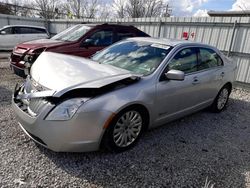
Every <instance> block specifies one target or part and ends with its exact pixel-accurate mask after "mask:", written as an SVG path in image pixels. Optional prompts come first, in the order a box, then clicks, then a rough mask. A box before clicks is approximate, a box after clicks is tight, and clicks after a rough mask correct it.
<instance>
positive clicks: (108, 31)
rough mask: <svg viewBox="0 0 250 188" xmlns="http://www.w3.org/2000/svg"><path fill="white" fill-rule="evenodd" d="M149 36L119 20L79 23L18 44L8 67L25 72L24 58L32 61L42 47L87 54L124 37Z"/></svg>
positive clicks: (20, 73)
mask: <svg viewBox="0 0 250 188" xmlns="http://www.w3.org/2000/svg"><path fill="white" fill-rule="evenodd" d="M130 37H149V35H148V34H146V33H144V32H142V31H140V30H139V29H137V28H136V27H134V26H125V25H118V24H101V25H93V24H79V25H75V26H73V27H70V28H68V29H66V30H65V31H63V32H61V33H59V34H57V35H55V36H54V37H52V38H51V39H41V40H35V41H30V42H25V43H21V44H18V45H17V46H16V47H15V48H14V49H13V52H12V54H11V57H10V67H11V68H12V69H13V71H14V73H15V74H17V75H19V76H22V77H23V76H25V74H24V62H26V61H29V62H30V63H31V64H32V63H33V62H34V61H35V60H36V58H37V57H38V56H39V55H40V54H41V53H42V52H44V51H49V52H57V53H63V54H70V55H75V56H81V57H90V56H92V55H93V54H95V53H96V52H98V51H100V50H102V49H103V48H105V47H107V46H109V45H111V44H113V43H115V42H117V41H119V40H122V39H125V38H130Z"/></svg>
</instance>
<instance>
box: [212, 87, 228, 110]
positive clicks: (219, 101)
mask: <svg viewBox="0 0 250 188" xmlns="http://www.w3.org/2000/svg"><path fill="white" fill-rule="evenodd" d="M230 93H231V87H229V86H228V85H225V86H224V87H222V88H221V90H220V91H219V93H218V95H217V96H216V98H215V100H214V102H213V104H212V105H211V108H210V109H211V111H212V112H221V111H222V110H224V109H225V107H226V105H227V102H228V99H229V95H230Z"/></svg>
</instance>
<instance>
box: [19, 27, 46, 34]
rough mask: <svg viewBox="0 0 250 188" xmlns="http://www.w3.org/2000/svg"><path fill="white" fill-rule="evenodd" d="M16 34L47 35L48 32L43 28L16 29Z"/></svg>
mask: <svg viewBox="0 0 250 188" xmlns="http://www.w3.org/2000/svg"><path fill="white" fill-rule="evenodd" d="M14 33H16V34H36V33H47V32H46V30H45V29H43V28H32V27H15V28H14Z"/></svg>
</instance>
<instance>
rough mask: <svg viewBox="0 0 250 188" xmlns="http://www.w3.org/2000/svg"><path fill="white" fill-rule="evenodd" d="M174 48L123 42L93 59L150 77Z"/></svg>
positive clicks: (155, 44)
mask: <svg viewBox="0 0 250 188" xmlns="http://www.w3.org/2000/svg"><path fill="white" fill-rule="evenodd" d="M171 49H172V48H171V47H170V46H167V45H162V44H157V43H150V42H139V41H129V40H127V41H122V42H119V43H117V44H115V45H112V46H111V47H109V48H107V49H105V50H103V51H101V52H100V53H98V54H96V55H95V56H93V57H92V59H93V60H94V61H97V62H99V63H103V64H109V65H113V66H116V67H119V68H122V69H126V70H128V71H131V72H133V73H139V74H143V75H149V74H151V73H152V72H154V71H155V69H156V68H157V67H158V66H159V65H160V63H161V62H162V61H163V59H164V58H165V57H166V56H167V55H168V53H169V52H170V50H171Z"/></svg>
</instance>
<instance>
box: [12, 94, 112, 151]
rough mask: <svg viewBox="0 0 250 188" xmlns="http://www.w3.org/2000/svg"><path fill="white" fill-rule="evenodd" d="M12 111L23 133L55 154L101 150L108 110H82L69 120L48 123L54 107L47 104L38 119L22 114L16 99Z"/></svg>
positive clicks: (109, 113)
mask: <svg viewBox="0 0 250 188" xmlns="http://www.w3.org/2000/svg"><path fill="white" fill-rule="evenodd" d="M12 106H13V110H14V112H15V114H16V117H17V121H18V122H19V125H20V126H21V128H22V129H23V131H24V132H25V133H26V134H27V135H28V136H29V137H30V138H31V139H32V140H34V141H35V142H37V143H39V144H41V145H42V146H44V147H47V148H49V149H51V150H53V151H56V152H88V151H95V150H98V149H99V146H100V143H101V139H102V136H103V134H104V129H103V125H104V124H105V122H106V120H107V119H108V118H109V116H110V115H111V114H112V113H111V112H108V111H95V112H93V111H92V112H87V111H84V110H81V111H80V112H78V113H77V114H75V115H74V116H73V118H72V119H71V120H68V121H48V120H45V117H46V116H47V114H48V113H49V112H50V111H51V110H52V108H53V107H54V106H53V105H51V104H49V103H48V104H46V105H45V106H44V107H43V109H42V110H41V113H40V114H39V115H37V116H36V117H32V116H30V115H29V114H28V113H27V112H25V111H23V110H22V109H21V108H20V107H19V106H18V104H16V102H15V100H14V98H13V100H12Z"/></svg>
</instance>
